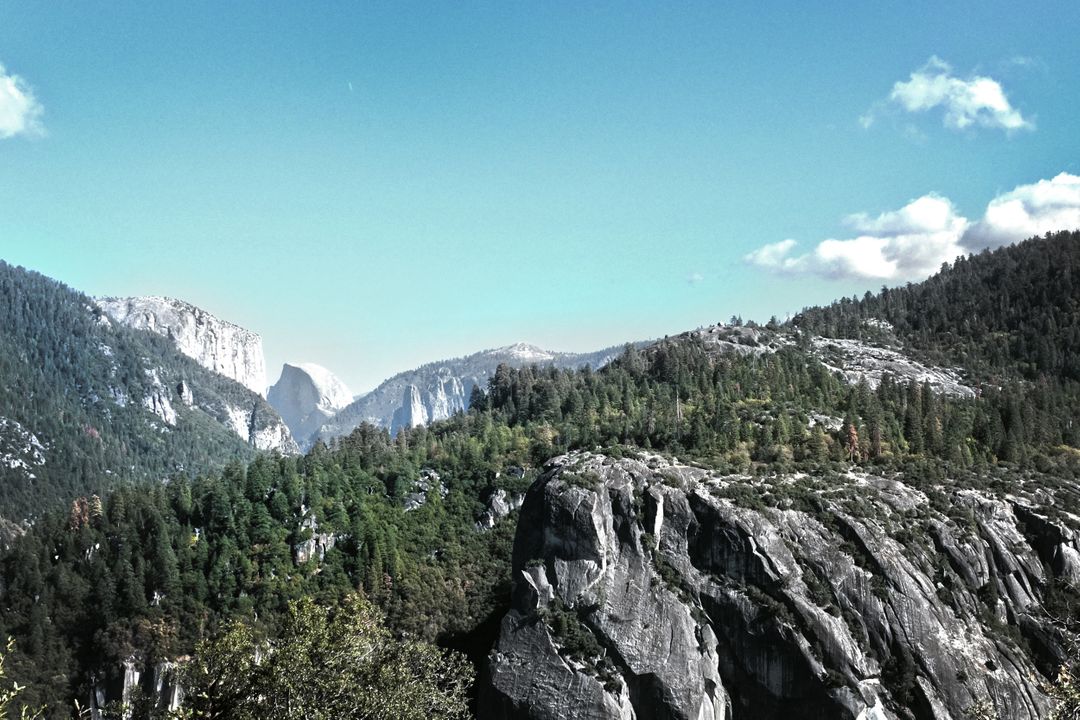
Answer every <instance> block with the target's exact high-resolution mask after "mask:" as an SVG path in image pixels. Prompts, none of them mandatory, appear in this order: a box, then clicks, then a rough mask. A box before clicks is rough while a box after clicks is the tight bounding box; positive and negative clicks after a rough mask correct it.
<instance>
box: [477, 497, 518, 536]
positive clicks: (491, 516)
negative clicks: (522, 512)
mask: <svg viewBox="0 0 1080 720" xmlns="http://www.w3.org/2000/svg"><path fill="white" fill-rule="evenodd" d="M523 502H525V496H524V495H520V494H517V493H508V492H506V490H504V489H503V488H497V489H496V490H494V491H493V492H492V493H491V496H490V497H488V500H487V506H486V507H485V508H484V512H482V513H481V514H480V518H479V519H478V520H477V521H476V529H477V530H480V531H483V530H490V529H491V528H493V527H495V523H497V522H499V521H500V520H502V519H503V518H504V517H506V516H507V515H509V514H510V513H512V512H514V511H515V510H517V509H518V508H520V507H521V504H522V503H523Z"/></svg>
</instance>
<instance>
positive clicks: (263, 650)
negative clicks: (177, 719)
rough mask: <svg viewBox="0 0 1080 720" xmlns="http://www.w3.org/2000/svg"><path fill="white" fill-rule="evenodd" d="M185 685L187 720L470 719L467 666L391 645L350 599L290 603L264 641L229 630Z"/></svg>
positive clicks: (188, 672)
mask: <svg viewBox="0 0 1080 720" xmlns="http://www.w3.org/2000/svg"><path fill="white" fill-rule="evenodd" d="M182 677H183V685H184V687H185V688H187V701H186V702H185V706H184V710H183V712H182V713H181V714H180V716H181V717H182V718H183V719H184V720H189V719H190V720H210V719H211V718H213V719H215V720H260V719H261V718H267V717H274V718H282V720H377V719H378V720H381V719H383V718H395V719H400V720H413V719H415V720H428V719H436V720H439V719H445V720H457V719H458V718H465V717H468V702H467V694H468V688H469V686H470V685H471V684H472V668H471V667H470V666H469V664H468V662H467V661H466V660H465V659H464V658H463V657H461V656H459V655H456V654H454V653H448V652H445V651H442V650H439V649H438V648H435V647H434V646H431V645H428V644H426V643H422V642H416V641H410V640H405V641H397V640H395V639H394V638H393V636H392V635H391V633H390V631H389V630H387V629H386V627H385V626H384V625H383V624H382V616H381V613H380V612H379V611H378V609H377V608H376V607H375V606H374V605H372V604H371V603H370V602H369V601H367V600H366V599H364V598H363V597H362V596H360V595H349V596H347V597H346V598H345V599H344V600H343V601H342V602H341V604H340V605H339V606H338V607H337V608H335V609H333V610H327V609H325V608H320V607H318V606H316V605H315V604H314V603H313V602H312V601H311V600H309V599H305V600H301V601H298V602H295V603H292V604H291V605H290V607H289V610H288V613H287V614H286V616H285V619H284V623H283V625H282V628H281V632H280V634H279V635H278V636H277V637H273V638H270V639H268V640H264V641H258V640H256V637H255V634H254V633H253V631H252V629H251V628H250V627H247V626H245V625H243V624H239V623H237V624H233V625H232V626H231V627H230V628H229V629H228V630H227V631H226V632H225V633H224V634H223V635H221V636H220V637H218V638H217V639H214V640H211V641H205V642H203V643H201V644H200V645H199V647H198V649H197V650H196V653H195V657H194V659H193V660H191V662H189V663H188V664H187V666H186V667H185V668H184V672H183V676H182Z"/></svg>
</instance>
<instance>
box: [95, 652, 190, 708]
mask: <svg viewBox="0 0 1080 720" xmlns="http://www.w3.org/2000/svg"><path fill="white" fill-rule="evenodd" d="M178 670H179V666H178V665H177V663H175V662H170V661H166V662H159V663H155V664H154V665H153V666H151V667H147V666H146V663H144V662H141V661H139V660H137V659H136V658H134V657H131V658H128V659H127V660H125V661H124V662H123V663H121V665H120V667H119V668H117V669H115V670H111V671H106V672H103V673H101V674H100V676H97V677H95V678H94V679H93V681H92V685H91V690H90V697H89V702H87V704H86V706H85V707H86V708H87V709H88V710H89V714H90V718H91V720H104V719H105V718H114V717H117V708H116V706H117V705H120V712H119V716H120V717H122V718H124V720H131V718H132V717H133V716H134V711H133V708H134V706H135V705H136V704H138V703H139V702H140V700H145V701H146V702H147V703H148V705H149V706H150V707H151V708H152V709H153V710H154V711H156V712H160V713H169V712H172V711H175V710H177V709H178V708H179V707H180V704H181V703H182V702H183V700H184V689H183V688H182V687H181V686H180V684H179V677H178V675H179V673H178Z"/></svg>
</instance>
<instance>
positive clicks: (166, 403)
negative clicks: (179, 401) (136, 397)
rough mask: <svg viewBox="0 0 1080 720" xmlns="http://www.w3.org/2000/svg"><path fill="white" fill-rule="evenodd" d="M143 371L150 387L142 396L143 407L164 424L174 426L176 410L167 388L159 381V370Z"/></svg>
mask: <svg viewBox="0 0 1080 720" xmlns="http://www.w3.org/2000/svg"><path fill="white" fill-rule="evenodd" d="M145 372H146V378H147V380H148V382H149V383H150V387H149V388H148V390H147V393H146V396H145V397H144V398H143V407H145V408H146V409H147V410H149V411H150V412H152V413H154V414H155V415H157V416H158V417H159V418H161V421H162V422H164V423H165V424H166V425H169V426H171V427H176V410H175V409H173V406H172V401H171V400H170V398H169V389H168V388H167V387H165V383H163V382H161V375H160V371H159V370H158V369H157V368H153V369H150V370H146V371H145Z"/></svg>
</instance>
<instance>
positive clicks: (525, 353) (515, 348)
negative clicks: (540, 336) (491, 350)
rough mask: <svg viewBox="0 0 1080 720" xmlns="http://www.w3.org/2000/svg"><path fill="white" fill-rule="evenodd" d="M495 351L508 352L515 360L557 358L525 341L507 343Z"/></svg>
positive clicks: (537, 360)
mask: <svg viewBox="0 0 1080 720" xmlns="http://www.w3.org/2000/svg"><path fill="white" fill-rule="evenodd" d="M495 352H497V353H500V354H506V355H509V356H511V357H512V358H514V359H515V360H523V361H526V362H544V361H547V360H554V359H555V356H554V355H553V354H552V353H550V352H548V351H547V350H544V349H543V348H538V347H537V346H535V345H530V344H529V343H524V342H519V343H514V344H513V345H507V346H506V347H504V348H499V349H498V350H496V351H495Z"/></svg>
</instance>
